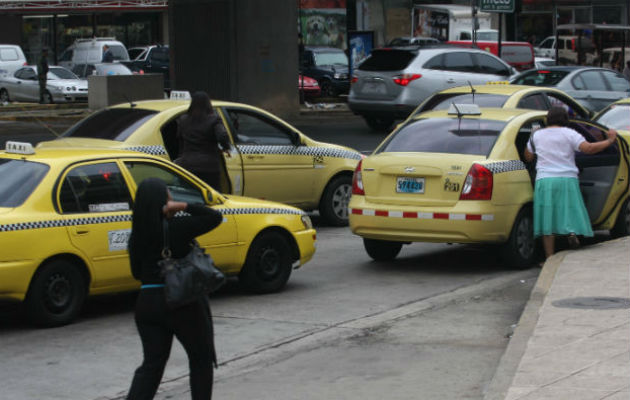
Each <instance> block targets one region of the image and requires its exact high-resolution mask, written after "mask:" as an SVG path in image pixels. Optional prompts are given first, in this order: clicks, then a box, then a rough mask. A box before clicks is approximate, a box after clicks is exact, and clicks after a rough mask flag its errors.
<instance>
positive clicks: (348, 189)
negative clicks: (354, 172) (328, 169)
mask: <svg viewBox="0 0 630 400" xmlns="http://www.w3.org/2000/svg"><path fill="white" fill-rule="evenodd" d="M351 194H352V177H351V176H349V175H342V176H338V177H336V178H334V179H333V180H331V181H330V182H329V183H328V185H327V186H326V189H325V190H324V195H323V196H322V199H321V201H320V203H319V214H320V215H321V216H322V218H323V219H324V221H325V222H326V223H328V224H330V225H332V226H346V225H348V204H349V203H350V195H351Z"/></svg>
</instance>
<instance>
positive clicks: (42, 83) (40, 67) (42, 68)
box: [37, 47, 50, 104]
mask: <svg viewBox="0 0 630 400" xmlns="http://www.w3.org/2000/svg"><path fill="white" fill-rule="evenodd" d="M47 75H48V49H47V48H45V47H44V48H43V49H42V54H41V56H40V57H39V62H38V63H37V80H38V81H39V103H40V104H44V103H47V102H48V100H50V99H49V98H48V95H47V94H46V78H47Z"/></svg>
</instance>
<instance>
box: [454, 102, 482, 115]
mask: <svg viewBox="0 0 630 400" xmlns="http://www.w3.org/2000/svg"><path fill="white" fill-rule="evenodd" d="M448 113H449V114H456V115H458V116H460V117H461V116H462V115H481V109H480V108H479V106H478V105H477V104H455V103H451V105H450V106H449V107H448Z"/></svg>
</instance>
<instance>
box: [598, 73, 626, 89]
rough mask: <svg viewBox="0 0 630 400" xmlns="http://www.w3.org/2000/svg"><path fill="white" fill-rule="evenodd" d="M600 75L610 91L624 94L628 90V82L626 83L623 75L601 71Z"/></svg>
mask: <svg viewBox="0 0 630 400" xmlns="http://www.w3.org/2000/svg"><path fill="white" fill-rule="evenodd" d="M602 74H603V75H604V79H606V81H608V84H609V85H610V88H611V89H612V90H614V91H616V92H626V91H628V90H630V82H628V80H627V79H626V78H624V76H623V75H621V74H619V73H616V72H613V71H602Z"/></svg>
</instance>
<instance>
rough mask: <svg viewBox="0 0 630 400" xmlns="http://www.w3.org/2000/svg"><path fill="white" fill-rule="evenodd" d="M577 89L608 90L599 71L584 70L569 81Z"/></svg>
mask: <svg viewBox="0 0 630 400" xmlns="http://www.w3.org/2000/svg"><path fill="white" fill-rule="evenodd" d="M571 83H572V84H573V87H574V88H576V89H577V90H608V89H607V87H606V82H605V81H604V78H603V77H602V75H601V74H600V73H599V71H584V72H582V73H580V74H578V75H577V76H576V77H574V78H573V80H572V81H571Z"/></svg>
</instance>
